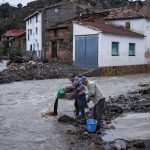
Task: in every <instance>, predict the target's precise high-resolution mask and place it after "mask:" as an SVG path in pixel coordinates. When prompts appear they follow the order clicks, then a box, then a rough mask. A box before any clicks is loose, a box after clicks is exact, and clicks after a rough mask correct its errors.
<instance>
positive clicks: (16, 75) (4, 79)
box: [0, 61, 85, 84]
mask: <svg viewBox="0 0 150 150" xmlns="http://www.w3.org/2000/svg"><path fill="white" fill-rule="evenodd" d="M84 71H85V70H82V69H77V68H75V67H73V66H69V65H61V64H48V63H37V62H34V61H29V62H26V63H21V64H16V63H12V64H10V65H9V66H8V68H7V69H5V70H3V71H2V72H0V84H3V83H10V82H16V81H25V80H43V79H57V78H66V77H67V76H68V74H69V73H75V74H80V73H82V72H84Z"/></svg>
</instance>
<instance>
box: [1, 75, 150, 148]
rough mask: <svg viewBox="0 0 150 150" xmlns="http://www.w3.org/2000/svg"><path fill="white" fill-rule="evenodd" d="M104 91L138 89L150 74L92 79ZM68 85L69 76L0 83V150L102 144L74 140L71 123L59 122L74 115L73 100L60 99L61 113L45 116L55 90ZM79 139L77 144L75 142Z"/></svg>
mask: <svg viewBox="0 0 150 150" xmlns="http://www.w3.org/2000/svg"><path fill="white" fill-rule="evenodd" d="M90 79H91V80H95V82H96V83H98V84H99V85H100V87H101V88H102V90H103V91H104V94H105V96H106V98H107V100H108V99H109V96H111V97H114V96H117V95H120V94H124V93H127V92H128V91H131V90H135V89H137V88H140V87H138V84H139V83H140V82H142V83H148V82H149V81H150V74H139V75H128V76H115V77H99V78H90ZM68 84H69V82H68V80H67V79H53V80H42V81H41V80H39V81H26V82H16V83H11V84H3V85H0V150H35V149H36V150H49V149H50V150H88V149H95V150H96V149H102V148H101V145H99V144H98V145H97V144H94V141H96V140H98V139H95V140H93V142H92V141H91V142H90V143H88V142H86V141H84V140H80V139H75V140H76V141H75V140H74V139H73V138H74V136H73V135H71V134H70V133H69V134H68V133H67V131H68V130H71V131H74V130H75V127H74V126H72V125H70V124H62V123H58V121H57V119H58V117H59V116H61V115H64V114H65V115H69V116H74V114H73V110H74V106H73V102H72V101H67V100H63V99H61V100H60V101H59V109H58V111H59V115H58V116H56V117H48V118H42V117H41V111H44V110H45V109H47V108H48V107H50V108H53V103H54V100H55V98H54V95H55V94H54V93H55V92H56V91H57V90H58V89H59V88H61V87H65V86H67V85H68ZM75 142H76V143H75Z"/></svg>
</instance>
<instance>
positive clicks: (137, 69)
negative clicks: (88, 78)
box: [100, 64, 150, 76]
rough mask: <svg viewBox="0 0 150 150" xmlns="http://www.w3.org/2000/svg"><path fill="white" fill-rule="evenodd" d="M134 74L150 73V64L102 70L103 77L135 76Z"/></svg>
mask: <svg viewBox="0 0 150 150" xmlns="http://www.w3.org/2000/svg"><path fill="white" fill-rule="evenodd" d="M134 73H150V64H143V65H132V66H116V67H101V68H100V75H102V76H103V75H106V76H107V75H122V74H134Z"/></svg>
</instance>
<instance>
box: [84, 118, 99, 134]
mask: <svg viewBox="0 0 150 150" xmlns="http://www.w3.org/2000/svg"><path fill="white" fill-rule="evenodd" d="M86 124H87V130H88V132H91V133H94V132H96V124H97V120H95V119H87V121H86Z"/></svg>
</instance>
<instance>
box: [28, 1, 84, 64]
mask: <svg viewBox="0 0 150 150" xmlns="http://www.w3.org/2000/svg"><path fill="white" fill-rule="evenodd" d="M81 13H82V15H83V14H84V13H85V10H84V9H82V8H80V7H79V6H78V5H77V4H76V3H75V2H66V3H60V4H56V5H52V6H49V7H45V8H43V9H40V10H38V11H36V12H35V13H33V14H31V15H30V16H28V17H27V18H25V21H26V33H27V34H26V38H27V44H26V46H27V52H30V51H35V54H36V57H39V58H42V59H43V60H44V61H49V62H51V61H52V60H53V59H54V60H56V59H59V60H63V61H64V60H66V58H62V57H66V55H68V50H66V48H64V49H65V52H66V53H67V54H65V52H61V54H60V53H59V54H57V55H56V53H55V51H57V49H58V48H59V47H60V45H61V46H62V41H63V42H64V41H65V40H63V39H62V38H63V36H62V33H65V34H70V33H69V31H68V27H62V26H59V24H62V23H63V22H65V21H67V20H70V19H74V18H76V17H78V16H80V15H81ZM56 26H58V28H57V30H59V32H58V31H56ZM57 34H58V37H57V36H56V35H57ZM53 36H55V38H56V37H57V38H60V40H59V42H58V41H57V42H56V40H54V37H53ZM57 44H59V46H58V45H57ZM56 45H57V46H56ZM49 47H50V48H49ZM67 49H69V48H67ZM70 58H71V56H70ZM67 61H68V60H67Z"/></svg>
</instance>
